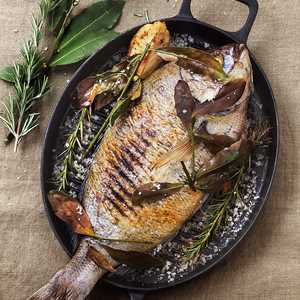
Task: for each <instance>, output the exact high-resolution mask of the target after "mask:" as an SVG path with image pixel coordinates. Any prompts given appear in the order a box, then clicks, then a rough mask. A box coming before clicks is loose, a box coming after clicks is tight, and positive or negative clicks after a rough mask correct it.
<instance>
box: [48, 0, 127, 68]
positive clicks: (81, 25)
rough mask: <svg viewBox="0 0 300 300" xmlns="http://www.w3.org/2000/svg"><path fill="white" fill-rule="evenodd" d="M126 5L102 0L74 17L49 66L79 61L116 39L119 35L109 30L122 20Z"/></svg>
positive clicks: (122, 2) (119, 1)
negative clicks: (121, 16) (120, 18)
mask: <svg viewBox="0 0 300 300" xmlns="http://www.w3.org/2000/svg"><path fill="white" fill-rule="evenodd" d="M123 6H124V1H122V0H113V1H108V0H103V1H99V2H96V3H94V4H93V5H91V6H89V7H88V8H87V9H85V10H84V11H83V12H82V13H81V14H80V15H78V16H76V17H74V18H73V19H72V21H71V23H70V25H69V26H68V27H67V29H66V31H65V33H64V36H63V38H62V40H61V42H60V45H59V47H58V50H57V53H56V55H54V57H53V59H52V62H51V64H50V65H52V66H53V65H64V64H70V63H74V62H78V61H80V60H81V59H83V58H86V57H87V56H89V55H91V54H92V53H93V52H95V50H96V49H98V48H100V47H102V46H103V45H104V44H105V43H107V42H109V41H110V40H111V39H113V38H115V37H116V36H117V33H116V32H113V31H110V29H112V28H113V26H114V25H115V24H116V23H117V21H118V20H119V17H120V15H121V12H122V9H123ZM109 32H110V33H109Z"/></svg>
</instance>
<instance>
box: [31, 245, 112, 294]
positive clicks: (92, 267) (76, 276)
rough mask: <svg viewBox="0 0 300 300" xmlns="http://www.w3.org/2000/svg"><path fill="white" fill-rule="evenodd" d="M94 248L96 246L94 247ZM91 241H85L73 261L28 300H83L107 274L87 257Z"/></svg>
mask: <svg viewBox="0 0 300 300" xmlns="http://www.w3.org/2000/svg"><path fill="white" fill-rule="evenodd" d="M93 246H94V245H93ZM88 249H89V241H87V240H83V241H82V242H81V243H80V245H79V247H78V250H77V252H76V253H75V255H74V256H73V258H72V260H71V261H70V262H69V263H68V264H67V265H66V267H65V268H63V269H61V270H59V271H58V272H57V273H56V274H55V275H54V276H53V277H52V278H51V279H50V281H49V282H48V283H47V284H46V285H44V286H43V287H42V288H40V289H39V290H38V291H37V292H36V293H34V294H33V295H32V296H31V297H29V298H28V299H27V300H83V299H85V298H86V297H87V295H88V294H89V293H90V292H91V290H92V288H93V287H94V286H95V284H96V283H97V281H98V280H99V279H100V278H101V277H102V276H103V275H104V274H105V273H106V271H105V270H104V269H101V268H99V267H98V266H97V265H96V264H95V263H94V262H93V261H92V260H91V259H90V258H88V257H87V251H88Z"/></svg>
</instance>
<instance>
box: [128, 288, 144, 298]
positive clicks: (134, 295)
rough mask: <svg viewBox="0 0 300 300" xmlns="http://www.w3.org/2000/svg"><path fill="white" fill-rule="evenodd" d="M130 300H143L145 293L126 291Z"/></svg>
mask: <svg viewBox="0 0 300 300" xmlns="http://www.w3.org/2000/svg"><path fill="white" fill-rule="evenodd" d="M127 292H128V295H129V298H130V300H143V299H144V298H145V293H142V292H137V291H130V290H129V291H127Z"/></svg>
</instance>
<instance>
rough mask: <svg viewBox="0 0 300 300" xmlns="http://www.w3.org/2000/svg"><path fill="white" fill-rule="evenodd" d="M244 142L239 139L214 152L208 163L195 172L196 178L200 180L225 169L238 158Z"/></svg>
mask: <svg viewBox="0 0 300 300" xmlns="http://www.w3.org/2000/svg"><path fill="white" fill-rule="evenodd" d="M244 144H245V141H244V140H243V139H240V140H239V141H237V142H235V143H233V144H232V145H231V146H230V147H226V148H224V149H222V150H221V151H219V152H218V153H216V155H215V156H214V157H213V158H212V159H211V160H210V161H209V163H208V165H205V166H204V167H203V168H201V169H200V170H199V171H198V172H197V175H196V180H197V181H200V180H201V179H203V178H205V177H208V176H210V175H213V174H217V173H221V172H223V171H226V170H227V169H228V167H229V165H231V164H232V163H233V162H235V161H237V160H238V158H239V157H240V155H241V154H242V152H243V151H244V150H243V148H244V146H243V145H244Z"/></svg>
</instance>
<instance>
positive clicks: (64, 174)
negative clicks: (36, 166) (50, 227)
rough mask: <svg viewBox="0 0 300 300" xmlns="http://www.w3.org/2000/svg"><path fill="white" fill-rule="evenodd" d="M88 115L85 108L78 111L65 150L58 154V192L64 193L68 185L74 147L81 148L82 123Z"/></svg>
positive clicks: (87, 110) (56, 181)
mask: <svg viewBox="0 0 300 300" xmlns="http://www.w3.org/2000/svg"><path fill="white" fill-rule="evenodd" d="M89 114H90V112H89V109H88V108H87V107H83V108H82V109H81V110H80V112H79V118H78V121H77V124H76V126H75V128H74V129H73V130H72V132H71V133H70V134H69V136H68V138H67V141H66V143H65V150H64V151H63V152H62V153H61V154H60V157H62V159H61V165H62V170H61V171H60V172H59V173H58V174H57V175H56V180H55V183H56V185H57V186H58V190H59V191H65V190H66V187H67V185H68V176H69V173H70V171H71V170H72V166H73V161H74V155H75V151H76V147H79V148H82V146H81V141H82V140H83V129H84V123H85V121H86V120H87V119H89Z"/></svg>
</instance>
